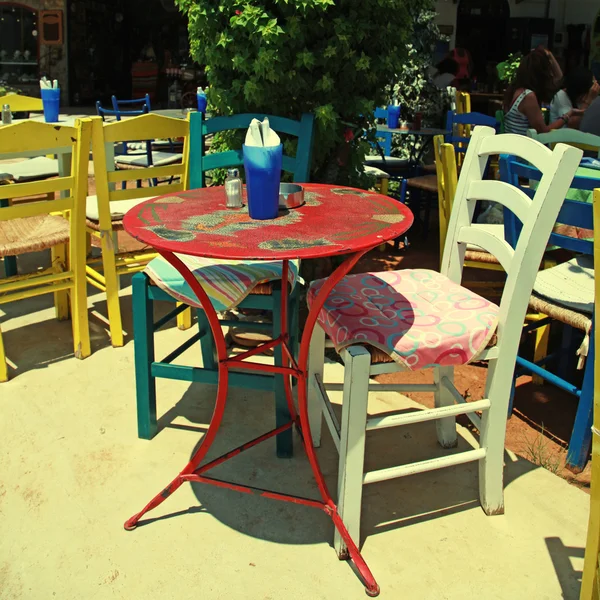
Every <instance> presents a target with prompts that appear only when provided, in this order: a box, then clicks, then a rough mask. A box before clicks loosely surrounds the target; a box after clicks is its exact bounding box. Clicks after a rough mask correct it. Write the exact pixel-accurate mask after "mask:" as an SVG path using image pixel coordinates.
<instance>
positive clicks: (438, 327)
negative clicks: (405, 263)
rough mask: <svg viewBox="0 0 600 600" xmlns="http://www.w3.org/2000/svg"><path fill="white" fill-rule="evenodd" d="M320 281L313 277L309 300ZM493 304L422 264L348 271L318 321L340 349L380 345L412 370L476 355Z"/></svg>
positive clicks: (494, 316) (491, 327)
mask: <svg viewBox="0 0 600 600" xmlns="http://www.w3.org/2000/svg"><path fill="white" fill-rule="evenodd" d="M324 282H325V280H324V279H321V280H318V281H315V282H313V284H312V285H311V287H310V290H309V292H308V303H309V305H311V304H312V302H313V301H314V299H315V296H316V294H317V292H318V291H319V290H320V289H321V286H322V285H323V283H324ZM498 312H499V309H498V307H497V306H496V305H495V304H493V303H492V302H489V301H488V300H486V299H485V298H482V297H481V296H479V295H478V294H475V293H474V292H472V291H470V290H468V289H466V288H464V287H462V286H460V285H458V284H456V283H454V282H452V281H451V280H450V279H448V278H447V277H445V276H444V275H440V274H439V273H437V272H435V271H430V270H426V269H405V270H402V271H387V272H383V273H360V274H356V275H349V276H347V277H345V278H344V279H342V281H341V282H340V283H339V284H338V285H337V286H336V287H335V288H334V289H333V291H332V292H331V294H330V295H329V298H328V299H327V301H326V303H325V305H324V306H323V308H322V309H321V312H320V313H319V317H318V318H319V323H320V324H321V326H322V327H323V329H324V330H325V332H326V333H327V335H328V336H329V337H330V338H331V340H332V341H333V343H334V345H335V347H336V350H337V351H338V352H339V351H340V350H341V349H342V348H345V347H346V346H352V345H354V344H368V345H371V346H374V347H375V348H379V349H380V350H382V351H383V352H385V353H386V354H388V355H389V356H390V357H391V358H392V359H393V360H394V361H396V362H397V363H399V364H401V365H402V366H403V367H405V368H407V369H410V370H411V371H418V370H421V369H426V368H428V367H433V366H453V365H464V364H467V363H469V362H471V361H473V360H475V359H476V358H477V356H478V355H479V354H480V353H481V352H482V351H483V350H484V349H485V348H486V346H487V345H488V343H489V341H490V340H491V338H492V336H493V335H494V333H495V331H496V326H497V323H498Z"/></svg>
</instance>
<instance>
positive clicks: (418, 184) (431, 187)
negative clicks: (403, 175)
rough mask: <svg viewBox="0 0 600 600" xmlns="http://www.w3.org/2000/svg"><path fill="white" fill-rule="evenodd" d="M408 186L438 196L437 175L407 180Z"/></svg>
mask: <svg viewBox="0 0 600 600" xmlns="http://www.w3.org/2000/svg"><path fill="white" fill-rule="evenodd" d="M406 185H408V187H409V188H414V189H417V190H423V191H424V192H431V193H432V194H437V191H438V184H437V175H423V176H421V177H411V178H410V179H407V180H406Z"/></svg>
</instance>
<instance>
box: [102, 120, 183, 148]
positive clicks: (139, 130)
mask: <svg viewBox="0 0 600 600" xmlns="http://www.w3.org/2000/svg"><path fill="white" fill-rule="evenodd" d="M96 118H99V117H96ZM188 132H189V125H188V122H187V121H186V120H184V119H174V118H173V117H165V116H163V115H157V114H154V113H148V114H147V115H140V116H137V117H134V118H132V119H126V120H125V121H115V122H114V123H106V124H105V125H104V141H105V142H112V143H116V142H139V141H146V140H149V139H159V138H164V139H169V138H171V139H173V138H178V137H187V135H188Z"/></svg>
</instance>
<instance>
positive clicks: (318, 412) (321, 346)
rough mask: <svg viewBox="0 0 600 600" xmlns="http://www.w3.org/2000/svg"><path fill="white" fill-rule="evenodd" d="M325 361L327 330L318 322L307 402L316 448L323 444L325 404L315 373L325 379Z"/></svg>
mask: <svg viewBox="0 0 600 600" xmlns="http://www.w3.org/2000/svg"><path fill="white" fill-rule="evenodd" d="M324 363H325V331H323V329H322V328H321V326H320V325H319V324H318V323H317V324H316V325H315V328H314V330H313V334H312V337H311V339H310V349H309V352H308V383H307V388H308V389H307V402H308V419H309V421H310V432H311V434H312V442H313V446H314V447H315V448H319V447H320V446H321V425H322V423H323V405H322V404H321V399H320V396H319V392H318V390H317V387H316V382H315V375H318V376H319V377H320V378H321V381H323V367H324Z"/></svg>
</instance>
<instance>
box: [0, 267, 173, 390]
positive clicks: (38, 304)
mask: <svg viewBox="0 0 600 600" xmlns="http://www.w3.org/2000/svg"><path fill="white" fill-rule="evenodd" d="M130 286H131V276H123V277H122V278H121V288H122V292H121V296H120V301H121V318H122V322H123V330H124V331H125V332H126V334H125V345H127V344H128V343H129V342H132V341H133V322H132V316H133V314H132V296H131V287H130ZM87 291H88V298H90V302H89V308H88V315H89V328H90V342H91V349H92V355H93V354H94V353H95V352H98V351H100V350H102V349H104V348H108V347H110V346H111V342H110V333H109V324H108V308H107V303H106V297H105V295H104V294H103V293H100V292H98V290H96V289H95V288H93V287H91V286H88V290H87ZM154 304H155V315H156V316H155V318H157V319H158V318H160V317H161V316H162V315H163V314H166V313H167V312H169V311H170V310H172V309H173V304H170V303H168V302H155V303H154ZM53 306H54V299H53V295H52V294H44V295H41V296H36V297H33V298H26V299H24V300H19V301H16V302H10V303H7V304H0V327H2V336H3V340H4V345H5V350H6V355H7V358H8V364H9V377H10V378H11V379H14V378H15V377H17V376H18V375H20V374H23V373H26V372H28V371H32V370H35V369H45V368H48V367H49V366H50V365H52V364H54V363H58V362H62V361H64V360H67V359H70V358H73V332H72V324H71V320H70V319H67V320H64V321H57V320H56V318H55V317H54V311H53ZM41 311H46V312H48V315H49V317H48V318H47V319H46V320H43V321H37V322H32V323H28V324H26V325H21V326H16V327H14V328H10V327H12V324H11V323H10V322H11V321H12V320H14V319H27V318H28V317H31V318H32V319H34V318H35V313H38V312H41ZM2 313H4V315H2ZM7 326H8V327H9V328H8V329H7ZM173 327H176V322H175V320H172V321H170V322H169V323H167V324H166V325H165V326H164V327H163V328H162V329H163V330H166V329H170V328H173ZM83 362H85V361H83Z"/></svg>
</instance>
